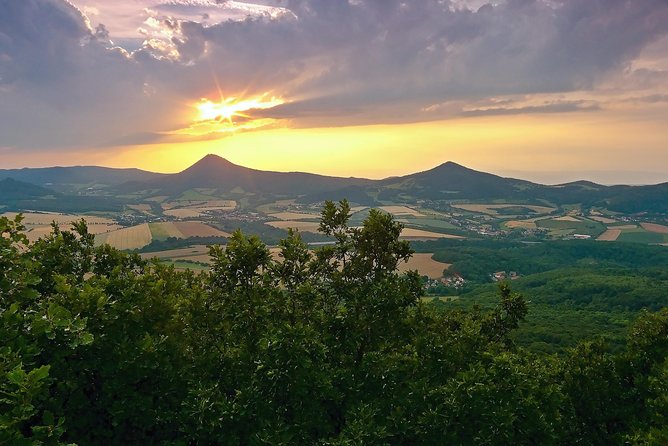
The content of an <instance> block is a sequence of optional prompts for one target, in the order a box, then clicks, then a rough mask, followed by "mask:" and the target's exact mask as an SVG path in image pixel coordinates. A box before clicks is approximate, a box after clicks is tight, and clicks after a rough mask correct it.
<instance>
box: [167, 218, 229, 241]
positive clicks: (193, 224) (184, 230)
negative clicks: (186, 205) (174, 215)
mask: <svg viewBox="0 0 668 446" xmlns="http://www.w3.org/2000/svg"><path fill="white" fill-rule="evenodd" d="M173 225H174V226H176V229H178V230H179V231H180V232H181V234H183V237H184V238H189V237H229V236H230V235H231V234H230V233H229V232H225V231H221V230H220V229H216V228H214V227H213V226H209V225H207V224H206V223H202V222H201V221H177V222H174V223H173Z"/></svg>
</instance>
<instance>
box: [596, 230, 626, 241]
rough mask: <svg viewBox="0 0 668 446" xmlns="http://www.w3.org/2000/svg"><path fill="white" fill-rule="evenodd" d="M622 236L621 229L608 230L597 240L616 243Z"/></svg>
mask: <svg viewBox="0 0 668 446" xmlns="http://www.w3.org/2000/svg"><path fill="white" fill-rule="evenodd" d="M621 234H622V231H621V229H608V230H607V231H605V232H604V233H603V234H601V235H599V236H598V238H597V239H596V240H600V241H602V242H614V241H615V240H617V239H618V238H619V236H620V235H621Z"/></svg>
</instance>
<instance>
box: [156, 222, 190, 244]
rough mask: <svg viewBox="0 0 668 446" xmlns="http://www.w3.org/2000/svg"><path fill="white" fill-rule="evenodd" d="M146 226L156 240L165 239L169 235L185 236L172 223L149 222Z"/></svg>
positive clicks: (175, 236)
mask: <svg viewBox="0 0 668 446" xmlns="http://www.w3.org/2000/svg"><path fill="white" fill-rule="evenodd" d="M148 227H149V228H150V229H151V234H152V236H153V238H154V239H156V240H165V239H167V238H169V237H174V238H185V237H184V236H183V233H181V231H179V229H178V228H177V227H176V226H175V224H174V223H172V222H168V223H149V224H148Z"/></svg>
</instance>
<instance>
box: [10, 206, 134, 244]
mask: <svg viewBox="0 0 668 446" xmlns="http://www.w3.org/2000/svg"><path fill="white" fill-rule="evenodd" d="M16 215H17V214H16V212H7V213H4V214H2V215H1V216H2V217H7V218H10V219H13V218H14V217H16ZM23 216H24V219H23V224H24V225H25V227H26V231H27V232H26V236H27V237H28V240H29V241H30V242H34V241H36V240H37V239H39V238H42V237H44V236H46V235H48V234H50V233H51V230H52V228H51V222H53V221H55V222H56V223H57V224H58V226H59V227H60V229H62V230H64V231H69V230H71V229H72V225H71V223H72V222H73V221H79V220H81V219H82V218H83V219H84V220H86V223H87V224H88V232H89V233H91V234H104V233H106V232H110V231H115V230H117V229H120V228H122V226H120V225H118V224H116V223H115V222H114V221H113V220H111V219H108V218H104V217H94V216H89V215H70V214H58V213H41V212H26V213H23Z"/></svg>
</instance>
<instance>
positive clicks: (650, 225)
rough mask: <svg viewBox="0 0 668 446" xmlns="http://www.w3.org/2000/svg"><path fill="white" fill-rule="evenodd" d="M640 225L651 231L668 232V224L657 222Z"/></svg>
mask: <svg viewBox="0 0 668 446" xmlns="http://www.w3.org/2000/svg"><path fill="white" fill-rule="evenodd" d="M640 226H642V227H643V229H645V230H646V231H649V232H656V233H657V234H668V226H664V225H658V224H656V223H641V224H640Z"/></svg>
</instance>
